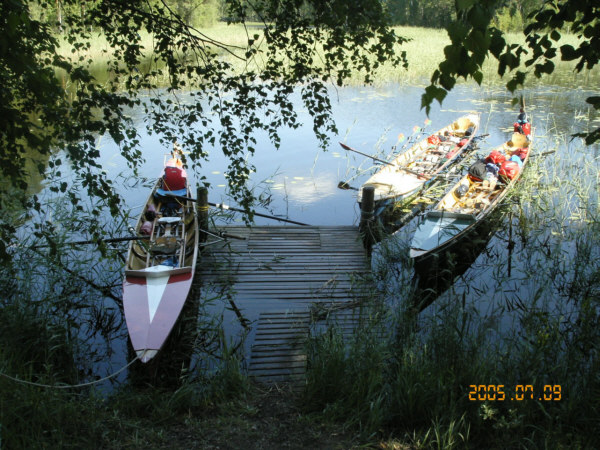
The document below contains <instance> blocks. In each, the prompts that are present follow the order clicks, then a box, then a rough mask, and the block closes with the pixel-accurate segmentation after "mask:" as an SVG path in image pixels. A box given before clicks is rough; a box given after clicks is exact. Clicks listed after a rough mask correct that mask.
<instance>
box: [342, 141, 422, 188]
mask: <svg viewBox="0 0 600 450" xmlns="http://www.w3.org/2000/svg"><path fill="white" fill-rule="evenodd" d="M340 145H341V146H342V148H343V149H344V150H348V151H350V152H355V153H358V154H359V155H363V156H366V157H367V158H371V159H372V160H374V161H377V162H380V163H382V164H386V165H388V166H392V167H395V168H396V169H397V170H403V171H404V172H408V173H412V174H413V175H416V176H418V177H423V178H426V179H429V178H431V177H429V176H427V175H425V174H422V173H419V172H415V171H414V170H410V169H407V168H405V167H399V166H397V165H396V164H392V163H391V162H388V161H384V160H383V159H379V158H376V157H375V156H371V155H367V154H366V153H363V152H359V151H358V150H356V149H353V148H352V147H349V146H347V145H346V144H343V143H341V142H340Z"/></svg>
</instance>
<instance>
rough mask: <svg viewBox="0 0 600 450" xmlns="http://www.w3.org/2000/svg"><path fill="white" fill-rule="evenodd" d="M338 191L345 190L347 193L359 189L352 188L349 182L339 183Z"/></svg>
mask: <svg viewBox="0 0 600 450" xmlns="http://www.w3.org/2000/svg"><path fill="white" fill-rule="evenodd" d="M338 189H343V190H344V191H347V190H349V189H352V190H353V191H358V188H357V187H354V186H350V185H349V184H348V182H347V181H340V182H339V183H338Z"/></svg>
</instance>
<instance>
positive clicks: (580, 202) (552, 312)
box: [303, 141, 600, 449]
mask: <svg viewBox="0 0 600 450" xmlns="http://www.w3.org/2000/svg"><path fill="white" fill-rule="evenodd" d="M567 144H568V143H567ZM556 145H557V150H558V151H557V154H552V155H551V156H549V157H547V158H546V159H545V160H544V159H542V158H539V159H537V160H532V161H531V166H530V167H528V171H527V172H526V173H524V176H523V178H522V182H521V183H520V184H519V187H518V189H517V190H516V191H517V192H514V193H513V194H512V197H511V198H510V199H509V200H508V201H507V202H506V203H508V205H506V206H505V207H506V208H509V210H510V211H509V212H510V213H508V214H505V215H504V219H503V220H502V223H501V224H499V225H500V226H499V229H498V231H496V234H495V238H493V239H492V241H491V242H492V243H491V244H489V245H488V246H487V250H486V251H485V252H483V253H482V254H481V255H480V257H479V258H478V259H477V260H476V262H475V263H474V264H473V267H472V268H471V270H470V271H469V272H467V273H466V275H461V278H460V279H456V280H455V283H454V285H453V286H450V287H449V288H448V289H447V290H446V291H444V292H438V298H437V299H436V300H435V301H434V302H433V303H432V304H431V305H430V306H429V307H428V308H427V309H426V310H425V311H424V312H422V313H421V314H416V312H415V310H414V309H413V306H412V305H413V301H412V299H414V296H415V291H414V290H413V286H414V285H413V283H411V276H412V269H411V266H410V262H408V258H407V257H406V256H402V255H406V253H407V252H406V248H405V245H404V244H402V242H404V239H403V241H402V242H400V243H394V242H388V243H386V242H384V243H383V244H382V249H381V254H382V255H383V256H382V258H381V266H380V271H379V272H378V273H377V274H376V276H377V278H378V280H379V283H380V284H381V285H382V290H383V292H384V295H385V297H386V298H387V299H388V302H389V301H390V300H391V301H392V302H393V305H394V307H393V308H391V309H390V310H389V311H388V314H387V316H385V321H387V322H386V324H385V325H384V327H383V328H384V329H387V330H391V331H390V332H389V333H388V334H387V335H380V336H376V335H374V334H373V330H360V331H359V332H358V333H356V334H355V335H354V336H353V338H352V339H351V340H349V341H346V343H345V344H344V343H343V341H342V338H341V334H340V333H339V330H336V329H335V328H333V329H331V330H330V331H329V332H328V333H326V334H325V335H323V336H318V337H315V338H314V340H313V342H312V344H311V346H310V349H311V351H310V352H309V373H308V383H307V388H306V391H305V396H304V398H303V402H304V403H303V404H304V407H305V408H306V411H311V412H313V413H318V414H321V417H323V419H324V420H328V419H331V420H337V421H342V422H344V423H346V424H348V426H349V427H353V428H355V429H358V430H360V433H361V435H362V436H363V439H364V440H365V441H367V442H370V443H372V444H373V445H376V446H378V447H380V448H444V449H447V448H498V449H501V448H502V449H503V448H582V449H587V448H597V447H598V446H599V445H600V437H599V436H598V433H597V427H598V423H600V377H599V376H598V374H599V373H600V359H598V354H597V349H598V348H600V276H599V273H600V265H599V264H598V261H599V260H600V254H599V252H600V250H599V246H598V241H599V240H600V210H599V202H598V180H597V173H598V162H597V160H596V159H594V158H593V157H591V156H590V155H591V153H590V152H588V151H585V150H582V149H581V148H579V149H578V150H576V151H568V150H566V149H567V148H568V147H567V145H566V143H565V142H564V141H559V142H557V143H556ZM565 170H567V171H568V173H569V177H568V178H564V174H565V173H566V172H565ZM407 234H410V232H409V231H408V232H407ZM511 269H512V270H511ZM440 270H443V269H440ZM390 286H393V287H391V288H390ZM374 300H377V299H374ZM379 300H381V299H379ZM390 323H392V324H393V326H391V325H389V324H390ZM374 329H375V328H374ZM388 436H389V437H388Z"/></svg>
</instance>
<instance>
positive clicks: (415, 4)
mask: <svg viewBox="0 0 600 450" xmlns="http://www.w3.org/2000/svg"><path fill="white" fill-rule="evenodd" d="M373 1H377V0H373ZM379 1H381V3H382V6H383V7H384V8H385V9H386V10H387V12H388V14H389V17H390V19H391V24H392V25H409V26H418V27H429V28H444V27H446V26H447V25H448V24H449V23H450V22H451V21H452V20H454V19H455V18H456V9H455V0H379ZM240 3H241V4H242V5H244V4H245V8H243V9H238V11H242V10H243V11H245V15H246V19H247V20H250V21H260V16H261V14H260V11H259V10H260V8H261V7H263V6H264V5H263V4H262V2H261V0H255V1H253V2H244V1H242V2H240ZM543 3H544V0H504V1H499V2H498V10H497V12H496V18H495V23H494V25H495V26H496V27H498V28H499V29H501V30H502V31H521V30H522V29H523V27H524V26H525V25H526V24H527V16H528V15H529V13H531V12H532V11H535V10H537V9H539V8H540V7H541V6H542V4H543ZM91 4H93V2H90V1H89V0H37V1H33V2H31V3H30V11H31V13H32V14H33V15H35V16H36V18H38V19H41V20H42V21H44V22H46V23H48V24H52V25H54V26H56V27H57V28H58V29H61V28H63V27H66V26H68V24H66V23H65V19H64V18H65V17H68V16H69V15H70V14H81V15H85V11H86V8H87V7H89V6H90V5H91ZM142 5H146V6H145V7H147V8H154V7H163V8H165V7H166V8H168V9H170V10H171V11H173V12H175V13H177V14H178V15H179V16H180V17H181V18H182V19H183V20H184V21H185V22H186V24H188V25H192V26H198V27H201V26H208V25H211V24H213V23H214V22H216V21H218V20H223V19H226V18H232V17H231V12H229V11H227V7H226V1H225V0H164V1H161V0H148V2H146V3H140V7H142V8H143V7H144V6H142ZM301 10H304V11H305V12H306V14H307V15H310V14H311V10H312V8H311V7H310V6H308V5H305V7H302V8H301Z"/></svg>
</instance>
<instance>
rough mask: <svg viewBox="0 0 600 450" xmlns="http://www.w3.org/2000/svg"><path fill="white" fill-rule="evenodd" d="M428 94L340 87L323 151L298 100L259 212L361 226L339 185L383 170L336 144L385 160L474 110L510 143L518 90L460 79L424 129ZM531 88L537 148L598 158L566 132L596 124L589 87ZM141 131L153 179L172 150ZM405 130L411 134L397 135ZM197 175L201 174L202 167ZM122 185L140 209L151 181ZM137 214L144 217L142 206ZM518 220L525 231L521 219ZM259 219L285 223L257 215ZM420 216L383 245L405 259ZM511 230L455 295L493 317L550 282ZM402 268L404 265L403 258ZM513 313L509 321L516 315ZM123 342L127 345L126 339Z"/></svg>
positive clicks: (216, 154) (217, 178) (216, 185)
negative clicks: (295, 119)
mask: <svg viewBox="0 0 600 450" xmlns="http://www.w3.org/2000/svg"><path fill="white" fill-rule="evenodd" d="M422 92H423V88H422V87H409V86H395V85H394V86H385V87H377V88H375V87H360V88H344V89H338V90H332V103H333V115H334V118H335V121H336V124H337V126H338V129H339V135H338V136H331V143H330V145H329V148H328V151H325V152H324V151H322V150H319V149H318V144H317V140H316V138H315V137H314V136H313V132H312V126H311V121H310V116H309V114H308V112H307V111H306V110H305V109H304V108H303V106H302V105H301V102H300V100H299V98H298V101H297V104H298V108H299V109H298V110H297V112H298V114H299V116H300V119H301V121H302V122H303V123H304V126H302V127H301V128H299V129H297V130H287V129H284V130H282V131H281V148H280V149H279V150H275V149H274V148H273V146H272V145H271V144H270V142H269V141H268V139H266V138H264V139H262V140H259V143H258V145H257V152H256V155H254V157H253V159H252V162H253V163H254V165H255V166H256V169H257V170H256V173H254V174H253V176H252V180H251V182H252V184H253V185H255V186H256V189H257V190H258V191H257V192H260V191H261V190H265V191H266V192H267V193H268V194H270V200H271V201H270V203H269V205H268V207H267V209H261V208H258V209H257V211H259V212H268V213H272V214H277V215H280V216H282V217H289V218H291V219H295V220H299V221H302V222H305V223H308V224H313V225H352V224H357V222H358V218H359V209H358V206H357V204H356V194H355V191H351V190H346V191H344V190H340V189H338V188H337V185H338V183H339V182H340V181H342V180H344V181H349V182H350V183H349V184H351V185H353V186H360V185H361V183H362V182H363V181H364V180H366V179H367V178H368V177H369V175H370V174H371V173H372V171H373V170H376V167H374V166H373V163H372V161H371V160H369V159H368V158H365V157H363V156H360V155H357V154H353V153H348V152H346V151H345V150H343V149H342V148H341V147H340V146H339V145H338V141H343V142H345V143H346V144H348V145H350V146H351V147H353V148H355V149H357V150H360V151H362V152H365V153H368V154H373V155H378V156H379V157H385V156H386V155H388V154H389V152H390V150H391V148H392V146H393V145H398V146H399V147H402V146H403V145H405V144H407V142H408V140H409V139H410V138H414V137H418V136H427V135H428V134H430V133H433V132H435V131H436V130H437V129H439V128H442V127H443V126H445V125H447V124H448V123H450V122H452V121H453V120H455V119H456V118H457V117H459V116H461V115H463V114H465V113H468V112H473V111H475V112H479V113H480V114H481V127H480V130H479V133H481V134H483V133H489V137H488V138H487V139H486V140H485V141H484V142H483V143H482V144H481V146H482V148H483V149H485V148H491V147H493V146H496V145H498V144H501V143H502V142H504V141H505V140H506V138H507V137H508V136H509V134H508V132H509V131H510V130H511V125H512V123H513V122H514V120H515V118H516V115H517V109H516V107H514V106H512V105H511V102H510V101H511V98H512V96H511V95H509V94H507V93H506V92H505V91H504V90H503V89H502V88H482V87H478V86H473V85H461V86H458V87H457V88H456V89H455V90H454V91H453V92H452V93H451V94H449V96H448V98H447V99H446V100H445V102H444V104H443V106H442V107H440V106H439V105H437V104H436V105H434V107H433V108H432V111H431V114H430V116H429V120H431V124H430V125H427V126H426V125H425V124H426V121H427V119H428V118H427V116H426V115H425V113H424V111H422V110H421V109H420V104H421V94H422ZM523 94H524V97H525V102H526V104H527V110H528V113H529V115H530V119H531V120H532V122H533V124H534V127H535V134H536V138H535V147H536V152H544V151H547V150H549V149H556V154H555V156H552V158H555V157H558V160H560V161H564V159H565V158H566V157H568V156H569V155H572V154H573V153H577V154H581V152H584V153H585V158H592V159H593V158H596V157H597V156H598V146H592V147H587V148H585V147H582V146H581V145H580V143H579V142H578V141H570V140H569V139H565V136H568V135H570V134H572V133H573V132H577V131H581V130H585V129H587V128H586V127H588V126H589V127H590V128H591V127H592V126H596V127H597V126H598V124H599V119H598V116H597V115H596V116H590V114H591V113H590V111H589V108H588V107H587V105H586V103H585V101H584V99H585V97H587V96H589V94H590V93H589V92H585V91H583V90H581V89H565V88H558V87H536V88H535V90H525V91H524V92H523ZM420 127H425V131H424V133H423V134H422V135H420V134H418V133H415V129H417V130H418V129H419V128H420ZM140 133H141V135H142V139H141V142H142V147H143V151H144V156H145V157H146V163H145V164H144V166H143V167H142V168H141V170H140V174H141V175H143V176H145V177H148V178H149V179H153V178H155V177H156V176H157V175H158V174H159V172H160V171H161V169H162V163H163V154H164V153H165V152H166V151H168V150H169V149H167V148H165V147H163V146H162V145H161V144H160V143H159V142H158V139H157V138H156V136H149V135H147V134H145V132H144V131H142V130H141V131H140ZM399 136H403V138H401V139H399ZM100 147H101V152H102V158H103V166H104V169H105V170H106V171H107V172H108V173H109V175H110V176H111V177H115V178H116V177H117V176H118V175H119V174H120V172H121V170H122V168H123V167H125V166H124V164H123V160H122V158H121V157H120V156H119V152H118V148H117V147H116V146H115V144H114V143H113V142H111V140H110V139H107V138H104V139H103V140H101V143H100ZM582 149H583V150H582ZM549 164H552V163H551V162H550V163H549ZM226 165H227V162H226V161H225V159H224V157H223V155H222V153H221V152H220V151H219V149H218V148H214V149H211V151H210V160H209V161H208V162H207V163H206V164H205V166H204V168H203V170H204V171H203V173H202V175H204V176H205V177H206V178H207V179H208V181H209V182H210V191H209V201H212V202H223V201H224V202H226V203H229V202H228V199H227V191H226V179H225V177H224V171H225V170H226ZM564 171H568V165H565V167H564ZM198 175H200V174H196V176H198ZM566 175H567V174H566V173H565V176H566ZM121 189H122V190H123V193H125V192H126V194H127V195H126V196H125V199H126V202H127V205H128V206H129V207H131V208H139V207H141V205H143V203H144V201H145V200H146V197H147V195H148V188H147V187H146V186H142V185H139V186H136V187H133V188H130V187H124V186H123V187H121ZM133 213H134V215H136V214H137V212H136V211H135V210H134V211H133ZM511 217H512V216H511ZM238 221H239V220H238ZM513 221H514V222H515V227H517V228H518V223H517V220H516V219H513ZM256 223H257V224H278V223H279V222H274V221H271V220H268V219H261V218H257V219H256ZM416 223H417V221H413V222H412V223H411V224H409V225H408V226H406V227H405V228H404V229H403V230H402V232H401V233H399V234H398V236H397V238H396V239H395V241H394V242H391V243H390V242H389V241H387V243H385V245H388V246H391V247H395V248H396V254H400V256H398V257H399V258H403V256H402V253H403V252H406V246H407V244H408V243H409V242H410V238H411V237H412V232H413V231H414V229H415V227H416ZM507 224H508V222H507ZM508 232H509V229H508V227H504V228H502V229H501V230H499V232H497V233H495V234H494V236H493V237H492V238H491V240H490V241H489V244H488V245H487V247H486V249H487V250H485V251H483V253H482V256H480V257H479V258H477V259H476V260H474V261H473V264H472V266H471V267H470V268H469V269H467V271H466V272H465V273H464V274H463V275H462V277H461V278H460V280H459V282H458V283H457V284H456V287H455V292H459V293H466V294H467V295H468V296H469V298H470V299H472V301H473V302H477V304H478V309H479V310H480V311H482V313H483V314H489V316H490V317H491V318H494V319H497V313H498V308H501V309H502V310H503V311H506V310H511V309H514V304H515V302H516V301H517V300H519V301H522V300H523V299H525V300H526V299H527V298H528V296H529V295H530V294H531V293H532V292H534V291H535V289H536V287H537V286H538V284H539V283H544V282H545V280H543V279H539V280H535V278H532V277H531V276H529V273H528V272H527V270H529V269H527V270H526V268H527V267H529V264H530V261H529V260H528V259H527V258H528V256H526V255H527V254H528V253H527V252H524V251H523V249H524V248H525V246H526V245H528V244H527V243H526V242H525V241H522V243H521V247H519V246H517V248H516V249H514V250H513V251H512V252H510V254H509V253H508V250H507V245H506V240H507V233H508ZM510 233H511V236H517V237H518V235H519V233H518V229H517V230H513V229H512V225H511V229H510ZM515 239H516V238H515ZM509 265H510V269H509V267H508V266H509ZM401 266H402V267H404V266H403V265H402V264H401ZM509 272H510V276H509V275H508V273H509ZM400 273H401V275H400V276H399V277H398V278H397V279H396V280H392V283H393V282H396V283H398V284H403V283H408V282H410V280H411V278H412V276H413V272H412V269H411V268H410V267H409V268H406V267H404V268H403V269H402V270H401V271H400ZM388 281H389V280H388ZM399 291H402V289H400V290H399ZM482 291H483V292H486V294H485V295H484V296H483V297H482V296H481V295H480V293H481V292H482ZM475 293H477V295H475ZM482 299H483V300H482ZM391 300H392V301H397V302H401V301H403V300H405V299H403V298H401V297H398V296H394V295H392V296H391ZM511 305H512V306H511ZM267 306H268V305H260V306H257V307H256V309H255V310H247V309H246V310H244V311H243V312H244V315H245V316H246V317H247V318H249V319H251V320H255V319H256V318H257V317H258V313H259V311H260V310H261V309H264V308H265V307H267ZM217 309H219V308H217ZM267 309H268V308H267ZM220 312H221V313H222V314H223V315H224V320H225V325H226V332H227V335H228V336H229V337H234V336H236V335H237V334H238V333H239V331H240V327H239V324H238V323H237V319H236V318H235V315H234V314H233V313H232V312H231V311H229V310H228V309H227V308H226V307H225V306H223V307H222V308H221V311H220ZM498 320H500V319H498ZM502 320H504V319H502ZM506 320H508V321H509V322H510V321H512V320H514V318H510V319H506ZM115 345H118V346H120V347H121V348H122V349H124V346H123V342H122V341H120V344H119V343H115ZM125 360H126V354H125V353H124V351H118V352H115V353H114V354H113V358H112V363H113V365H114V367H119V364H122V363H124V362H125Z"/></svg>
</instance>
